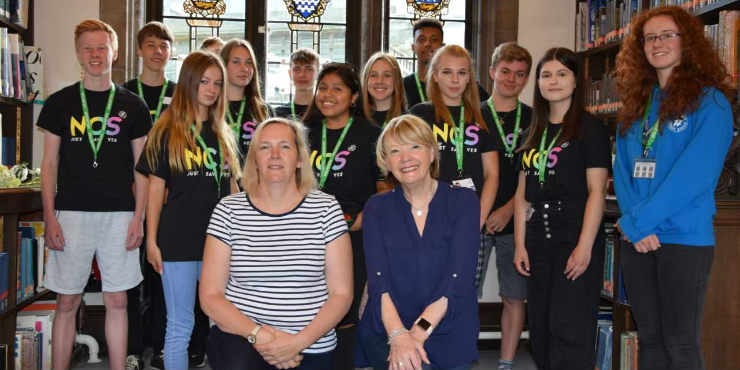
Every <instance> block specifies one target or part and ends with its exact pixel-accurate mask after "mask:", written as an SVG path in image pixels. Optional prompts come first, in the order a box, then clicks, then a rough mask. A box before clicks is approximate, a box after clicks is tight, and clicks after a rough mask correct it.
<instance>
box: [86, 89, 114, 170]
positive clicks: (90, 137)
mask: <svg viewBox="0 0 740 370" xmlns="http://www.w3.org/2000/svg"><path fill="white" fill-rule="evenodd" d="M115 95H116V85H113V84H111V87H110V92H109V93H108V102H107V103H106V104H105V115H103V122H102V123H103V127H102V128H101V129H100V137H99V138H98V141H97V142H96V141H95V135H94V134H93V132H92V131H93V130H92V123H91V122H90V109H89V108H88V106H87V97H86V96H85V87H84V86H83V82H82V81H80V100H82V113H83V114H84V115H85V130H87V139H88V140H89V141H90V148H92V152H93V168H98V152H99V151H100V147H101V146H102V145H103V140H105V131H107V130H108V118H110V110H111V107H113V98H114V97H115Z"/></svg>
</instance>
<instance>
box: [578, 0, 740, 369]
mask: <svg viewBox="0 0 740 370" xmlns="http://www.w3.org/2000/svg"><path fill="white" fill-rule="evenodd" d="M580 2H584V0H580V1H576V3H580ZM638 3H639V6H640V9H641V10H642V11H644V10H646V9H647V8H648V6H649V4H650V2H649V0H639V2H638ZM576 8H578V6H576ZM731 9H740V0H717V1H715V2H714V3H711V4H708V5H705V6H703V7H701V8H699V9H696V10H694V11H693V12H692V14H694V15H695V16H697V17H700V18H701V19H702V21H703V23H704V24H706V25H710V24H716V23H718V19H719V12H720V11H723V10H731ZM576 26H577V25H576ZM577 42H578V40H576V43H577ZM621 46H622V39H617V40H612V41H610V42H607V43H604V44H601V45H599V46H597V47H593V48H590V49H587V50H583V51H580V52H579V53H578V54H579V55H580V56H581V57H582V58H583V62H584V66H585V71H586V77H587V78H588V79H589V80H601V79H602V77H603V76H604V75H605V74H609V73H611V72H612V71H613V70H614V66H615V61H616V56H617V54H618V53H619V50H620V48H621ZM737 96H738V97H740V92H738V94H737ZM739 100H740V99H739ZM734 104H737V100H736V102H734ZM595 115H596V116H597V117H599V118H601V119H602V120H604V122H605V123H607V126H608V127H609V128H610V130H612V131H614V130H615V128H616V123H617V122H616V121H617V114H616V112H608V113H595ZM736 119H737V117H736ZM613 134H616V132H614V133H613ZM734 141H735V142H734V144H733V146H732V147H731V149H730V153H728V156H727V159H726V161H725V171H723V174H722V177H721V178H720V183H719V185H718V187H717V192H716V197H717V203H716V204H717V214H716V215H715V218H714V231H715V238H716V245H715V250H714V253H715V257H714V265H713V266H712V272H711V277H710V281H709V288H708V291H707V296H706V300H705V304H704V315H703V318H702V336H701V344H702V350H703V354H704V360H705V363H706V368H707V369H723V370H725V369H733V370H740V194H738V190H740V187H739V186H738V182H739V180H740V175H739V174H738V172H737V168H738V167H737V166H738V163H739V162H740V148H738V146H739V145H737V141H738V138H737V137H736V138H735V140H734ZM620 216H621V214H620V212H619V206H618V205H617V201H616V200H607V206H606V210H605V212H604V219H605V221H607V222H616V220H617V219H618V218H619V217H620ZM614 233H615V235H614V241H615V245H614V261H613V263H614V269H613V270H614V272H613V274H614V275H613V276H612V282H613V292H614V293H613V294H614V298H612V297H608V296H606V295H602V296H601V304H602V306H610V307H611V308H612V313H613V322H612V325H613V329H614V334H613V335H614V336H613V347H612V369H619V365H620V364H619V362H620V353H621V348H620V335H621V334H622V333H623V332H625V331H631V330H632V331H634V330H637V325H636V323H635V320H634V317H633V316H632V311H631V309H630V306H629V303H624V302H620V301H618V300H617V298H616V297H618V295H619V289H620V286H619V283H620V281H619V271H620V268H619V264H620V249H621V247H622V245H623V241H622V240H621V236H620V235H619V232H618V231H617V230H615V231H614ZM627 293H628V294H629V292H627ZM627 298H628V299H629V297H627ZM638 340H639V339H638Z"/></svg>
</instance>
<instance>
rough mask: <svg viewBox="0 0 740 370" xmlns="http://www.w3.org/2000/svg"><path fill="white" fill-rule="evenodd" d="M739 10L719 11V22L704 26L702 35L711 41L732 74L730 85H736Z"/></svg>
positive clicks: (739, 28)
mask: <svg viewBox="0 0 740 370" xmlns="http://www.w3.org/2000/svg"><path fill="white" fill-rule="evenodd" d="M739 32H740V10H723V11H720V12H719V23H718V24H712V25H708V26H704V35H705V36H706V37H707V38H708V39H709V40H710V41H712V45H714V49H715V50H717V55H719V59H720V60H722V64H724V65H725V68H727V72H728V73H729V74H730V75H731V76H732V86H733V87H734V88H737V87H738V48H739V47H740V44H738V39H739V38H740V36H739V34H738V33H739Z"/></svg>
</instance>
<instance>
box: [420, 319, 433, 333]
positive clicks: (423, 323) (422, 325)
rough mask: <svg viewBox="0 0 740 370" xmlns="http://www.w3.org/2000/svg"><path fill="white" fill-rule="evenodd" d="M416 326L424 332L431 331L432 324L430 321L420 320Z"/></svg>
mask: <svg viewBox="0 0 740 370" xmlns="http://www.w3.org/2000/svg"><path fill="white" fill-rule="evenodd" d="M416 325H417V326H418V327H420V328H421V329H422V330H424V331H427V330H429V327H430V326H432V324H430V323H429V321H426V320H424V319H421V320H419V322H417V323H416Z"/></svg>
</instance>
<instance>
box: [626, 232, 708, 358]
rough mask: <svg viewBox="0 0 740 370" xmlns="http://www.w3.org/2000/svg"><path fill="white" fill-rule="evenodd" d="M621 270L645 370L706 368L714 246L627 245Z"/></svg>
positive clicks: (640, 356)
mask: <svg viewBox="0 0 740 370" xmlns="http://www.w3.org/2000/svg"><path fill="white" fill-rule="evenodd" d="M621 253H622V257H621V263H622V272H623V274H624V283H625V287H626V288H627V298H628V300H629V303H630V306H631V307H632V312H633V313H634V315H635V321H637V332H638V333H637V334H638V341H639V343H640V345H639V347H640V350H639V351H638V353H639V361H640V363H639V367H640V369H651V370H668V369H670V370H684V369H685V370H700V369H704V359H703V357H702V353H701V338H700V336H701V319H702V312H703V310H704V297H705V296H706V293H707V285H708V283H709V272H710V270H711V268H712V263H713V261H714V247H693V246H685V245H676V244H663V245H662V246H661V247H660V248H659V249H658V250H657V251H655V252H649V253H638V252H637V251H636V250H635V248H634V247H633V246H632V244H629V243H625V244H623V247H622V250H621Z"/></svg>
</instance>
